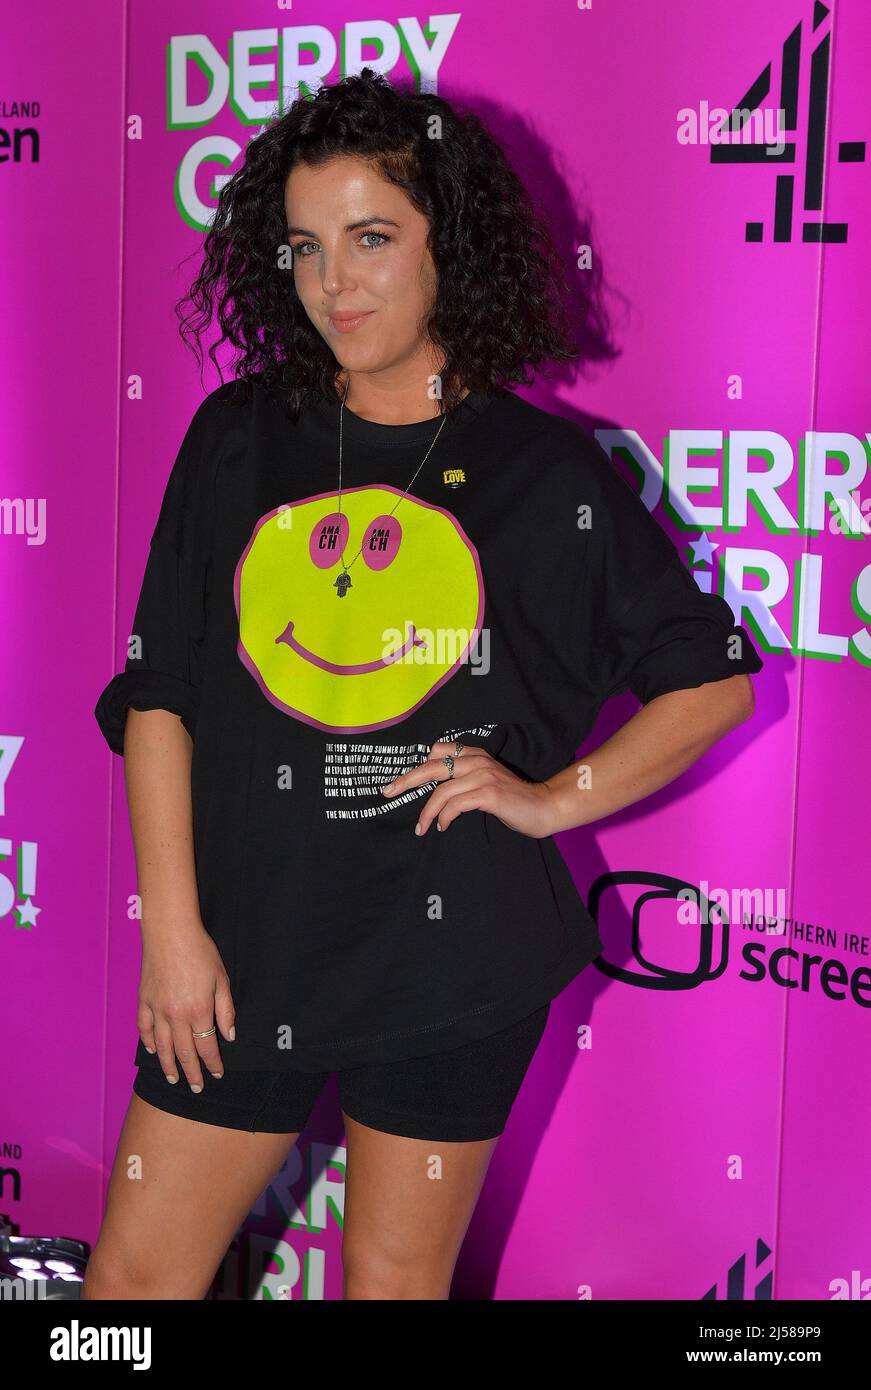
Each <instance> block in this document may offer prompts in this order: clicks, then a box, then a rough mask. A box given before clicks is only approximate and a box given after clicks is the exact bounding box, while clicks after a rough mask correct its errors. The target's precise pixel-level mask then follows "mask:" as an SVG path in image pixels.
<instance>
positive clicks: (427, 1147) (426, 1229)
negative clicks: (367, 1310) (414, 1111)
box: [342, 1112, 499, 1300]
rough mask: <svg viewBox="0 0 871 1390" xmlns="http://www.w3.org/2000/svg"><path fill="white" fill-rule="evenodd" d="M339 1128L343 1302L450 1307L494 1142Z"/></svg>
mask: <svg viewBox="0 0 871 1390" xmlns="http://www.w3.org/2000/svg"><path fill="white" fill-rule="evenodd" d="M343 1113H344V1112H343ZM344 1120H345V1137H346V1139H347V1146H348V1165H347V1174H346V1179H345V1227H344V1238H343V1248H342V1263H343V1268H344V1297H345V1298H346V1299H390V1300H397V1299H441V1300H444V1299H447V1298H448V1296H449V1294H450V1288H451V1279H452V1277H453V1273H454V1266H455V1264H456V1261H457V1256H458V1255H459V1253H460V1247H461V1245H462V1243H463V1238H464V1236H465V1234H466V1231H467V1230H468V1227H469V1222H470V1221H471V1219H472V1214H473V1212H474V1210H475V1204H476V1202H477V1200H478V1197H479V1195H480V1192H481V1188H482V1187H483V1185H484V1178H485V1177H486V1174H487V1168H488V1165H489V1163H490V1159H491V1158H492V1156H493V1151H494V1149H495V1148H496V1145H497V1144H498V1142H499V1140H498V1138H496V1139H482V1140H478V1141H476V1142H473V1143H461V1144H457V1143H446V1142H443V1141H440V1140H439V1141H436V1140H432V1139H405V1138H403V1137H401V1136H399V1135H396V1134H383V1133H382V1132H381V1131H380V1130H374V1129H369V1128H368V1127H367V1126H366V1125H361V1124H358V1123H357V1121H356V1120H352V1119H351V1118H350V1116H349V1115H344Z"/></svg>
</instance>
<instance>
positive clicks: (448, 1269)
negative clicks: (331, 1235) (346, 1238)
mask: <svg viewBox="0 0 871 1390" xmlns="http://www.w3.org/2000/svg"><path fill="white" fill-rule="evenodd" d="M453 1265H454V1262H453V1261H452V1260H448V1259H446V1258H442V1259H433V1258H432V1257H429V1258H426V1259H424V1258H421V1257H419V1256H416V1257H403V1256H400V1255H396V1254H394V1253H390V1252H387V1251H384V1250H374V1251H373V1250H366V1251H365V1252H363V1251H361V1252H359V1253H358V1252H356V1251H353V1250H350V1251H347V1252H346V1251H343V1254H342V1268H343V1274H344V1280H343V1287H342V1297H343V1298H344V1299H348V1300H352V1299H354V1300H359V1299H381V1300H387V1301H390V1302H396V1301H398V1300H402V1299H427V1300H439V1299H441V1300H445V1299H447V1298H448V1296H449V1294H450V1290H451V1279H452V1277H453V1272H454V1270H453Z"/></svg>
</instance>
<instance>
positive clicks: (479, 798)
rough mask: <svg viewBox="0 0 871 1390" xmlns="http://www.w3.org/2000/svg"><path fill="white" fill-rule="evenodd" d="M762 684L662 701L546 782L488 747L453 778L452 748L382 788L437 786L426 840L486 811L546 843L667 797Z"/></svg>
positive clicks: (746, 682)
mask: <svg viewBox="0 0 871 1390" xmlns="http://www.w3.org/2000/svg"><path fill="white" fill-rule="evenodd" d="M753 710H754V696H753V684H752V682H751V680H750V677H749V676H747V675H744V674H739V675H735V676H728V677H726V678H725V679H723V680H715V681H708V682H706V683H705V684H704V685H700V686H696V687H694V688H692V689H688V690H674V691H670V692H669V693H668V694H666V695H659V696H657V698H656V699H653V700H650V701H649V702H648V703H647V704H645V705H644V706H642V708H641V709H640V710H639V711H638V712H637V714H634V715H633V716H632V718H631V719H628V720H627V721H626V723H625V724H623V725H621V727H620V728H619V729H618V730H617V731H616V733H614V734H612V735H611V737H610V738H609V739H606V741H605V742H604V743H603V744H601V745H600V746H599V747H598V748H596V749H595V750H594V751H593V752H592V753H590V754H589V756H588V757H587V758H585V759H584V761H583V762H580V763H572V764H571V765H570V766H569V767H567V768H564V769H563V771H562V772H558V773H556V774H555V775H554V776H553V777H549V778H547V780H546V781H544V782H530V781H527V780H526V779H524V778H523V777H518V776H517V774H516V773H514V772H512V771H511V770H510V768H507V767H506V766H505V765H504V764H503V763H500V762H499V761H498V760H497V759H495V758H493V757H491V755H490V754H489V753H487V752H486V751H485V750H484V749H483V748H474V747H467V748H465V749H464V751H463V753H462V754H461V756H460V757H459V758H457V759H456V760H455V763H454V776H453V777H451V778H449V779H446V780H442V779H443V777H444V766H445V764H444V762H443V761H442V760H443V758H444V756H445V754H447V753H450V752H451V750H452V749H453V747H454V745H453V744H452V743H435V744H433V746H432V749H431V751H430V756H429V758H428V759H427V760H426V761H425V762H423V763H420V764H419V765H418V766H417V767H414V768H412V769H411V770H410V771H409V772H404V773H403V774H402V775H401V776H400V777H397V779H396V781H395V782H391V783H389V784H388V785H387V786H386V787H384V788H382V791H383V792H384V793H385V795H386V796H389V797H394V796H400V795H401V794H403V793H404V792H407V791H410V790H411V788H412V787H418V786H422V785H423V784H424V783H425V782H428V781H433V780H438V781H439V785H438V786H437V787H436V789H435V790H434V791H433V792H432V793H431V795H430V796H429V797H428V798H427V800H426V802H425V804H424V807H423V809H422V811H421V813H420V817H419V819H418V823H417V833H418V834H421V835H422V834H425V833H426V831H427V830H428V828H429V826H430V825H431V824H432V822H433V821H435V822H436V825H437V828H438V829H439V830H445V829H447V827H448V826H449V825H450V823H451V821H453V820H455V819H456V817H457V816H459V815H462V814H463V812H464V811H472V810H477V811H486V812H488V813H489V814H491V815H494V816H497V817H498V819H499V820H501V821H502V822H503V824H505V825H507V826H508V827H509V829H511V830H517V831H519V833H520V834H522V835H529V836H531V837H532V838H533V839H536V840H542V839H545V838H546V837H547V836H548V835H555V834H557V833H558V832H559V831H561V830H571V829H572V828H573V827H574V826H577V825H588V824H589V823H590V822H591V821H596V820H601V819H602V817H603V816H610V815H611V814H612V812H614V811H619V810H621V809H622V807H624V806H628V805H630V804H631V803H632V802H634V801H641V800H642V799H643V798H644V797H645V796H650V795H651V793H652V792H655V791H658V790H659V788H660V787H664V786H665V785H666V783H668V782H673V781H674V779H675V778H676V777H679V776H680V774H681V773H682V772H685V771H686V769H687V768H688V767H690V766H691V765H692V764H693V763H694V762H696V761H697V760H698V759H699V758H700V757H701V756H702V754H703V753H705V752H706V751H707V750H708V748H710V747H711V746H712V744H714V743H716V742H717V741H718V740H719V739H721V738H722V737H723V735H724V734H726V733H728V732H729V730H730V729H734V728H735V727H736V725H738V724H742V723H743V722H744V720H746V719H749V718H750V716H751V715H752V713H753Z"/></svg>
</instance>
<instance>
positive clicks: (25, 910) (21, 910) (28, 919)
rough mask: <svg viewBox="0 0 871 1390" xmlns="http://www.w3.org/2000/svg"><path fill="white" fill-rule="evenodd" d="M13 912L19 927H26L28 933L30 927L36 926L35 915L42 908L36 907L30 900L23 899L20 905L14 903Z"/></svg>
mask: <svg viewBox="0 0 871 1390" xmlns="http://www.w3.org/2000/svg"><path fill="white" fill-rule="evenodd" d="M14 911H15V914H16V916H17V918H18V925H19V927H25V926H26V927H27V930H28V931H29V930H30V928H31V927H35V926H36V918H37V914H38V913H40V912H41V911H42V908H41V907H36V906H35V905H34V902H33V899H32V898H25V899H24V902H23V903H21V904H20V905H19V904H17V903H16V905H15V909H14Z"/></svg>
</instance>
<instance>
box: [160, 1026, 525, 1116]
mask: <svg viewBox="0 0 871 1390" xmlns="http://www.w3.org/2000/svg"><path fill="white" fill-rule="evenodd" d="M549 1011H550V1004H549V1003H547V1004H545V1005H544V1006H543V1007H542V1008H540V1009H537V1010H536V1011H535V1013H532V1014H529V1015H528V1017H527V1018H524V1019H521V1020H520V1022H519V1023H514V1024H512V1025H511V1026H510V1027H509V1028H504V1029H502V1030H501V1031H500V1032H498V1033H493V1034H491V1036H490V1037H487V1038H481V1039H478V1040H477V1041H475V1042H471V1043H463V1044H462V1045H461V1046H460V1047H455V1048H451V1049H450V1050H449V1051H447V1052H440V1053H435V1054H433V1055H430V1056H428V1057H412V1058H409V1059H407V1060H403V1061H399V1062H387V1063H382V1064H379V1065H377V1066H366V1067H351V1068H349V1069H348V1070H346V1071H340V1072H339V1094H340V1100H341V1107H342V1110H343V1111H344V1113H345V1114H346V1115H348V1116H350V1118H351V1119H352V1120H356V1121H357V1122H358V1123H359V1124H361V1125H367V1126H368V1127H369V1128H370V1129H377V1130H381V1131H383V1132H384V1133H386V1134H399V1135H404V1136H405V1137H406V1138H409V1139H427V1140H432V1141H439V1140H444V1141H445V1142H449V1143H450V1142H469V1141H471V1140H479V1139H493V1138H496V1137H497V1136H498V1135H500V1134H501V1133H502V1131H503V1129H504V1128H505V1125H506V1123H507V1121H508V1116H509V1113H510V1111H511V1107H512V1105H513V1104H514V1100H515V1098H516V1096H517V1093H518V1091H519V1090H520V1086H521V1083H522V1081H523V1078H524V1076H525V1075H526V1071H527V1068H528V1067H529V1064H530V1062H531V1061H532V1058H533V1055H534V1053H535V1050H536V1048H537V1046H538V1044H539V1041H540V1039H541V1035H542V1033H543V1032H544V1028H545V1024H546V1023H547V1017H548V1013H549ZM200 1069H201V1071H202V1074H203V1089H202V1091H200V1092H199V1093H195V1092H194V1091H192V1090H191V1088H190V1084H189V1082H188V1080H187V1077H186V1076H185V1074H184V1072H183V1071H182V1070H181V1068H179V1070H178V1078H179V1079H178V1081H177V1082H176V1083H175V1084H171V1083H170V1082H169V1081H167V1079H166V1076H165V1075H164V1072H163V1069H162V1067H161V1065H160V1060H159V1058H158V1057H157V1056H155V1057H154V1059H153V1064H149V1065H148V1066H140V1067H138V1068H137V1072H136V1078H135V1080H134V1082H133V1090H134V1091H135V1093H136V1095H138V1096H139V1097H140V1099H142V1100H144V1101H147V1102H148V1103H149V1104H150V1105H155V1106H157V1108H158V1109H159V1110H167V1111H169V1112H170V1114H173V1115H181V1116H183V1117H185V1118H187V1119H191V1120H201V1121H202V1122H203V1123H204V1124H209V1125H224V1126H225V1127H226V1128H228V1129H246V1130H250V1131H251V1132H252V1133H253V1132H255V1131H260V1132H262V1133H267V1134H298V1133H299V1132H300V1130H302V1129H303V1128H304V1127H305V1125H306V1122H307V1121H308V1118H309V1115H310V1113H311V1111H312V1109H313V1107H314V1104H315V1101H316V1100H317V1098H318V1096H319V1094H320V1092H321V1090H322V1089H323V1087H324V1085H325V1084H326V1081H327V1078H328V1077H329V1076H331V1075H332V1073H331V1072H302V1071H233V1070H227V1071H225V1072H224V1075H223V1076H222V1077H221V1078H216V1077H214V1076H212V1074H211V1073H210V1072H209V1071H208V1069H207V1068H206V1067H205V1066H204V1065H203V1064H202V1063H201V1064H200Z"/></svg>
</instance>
